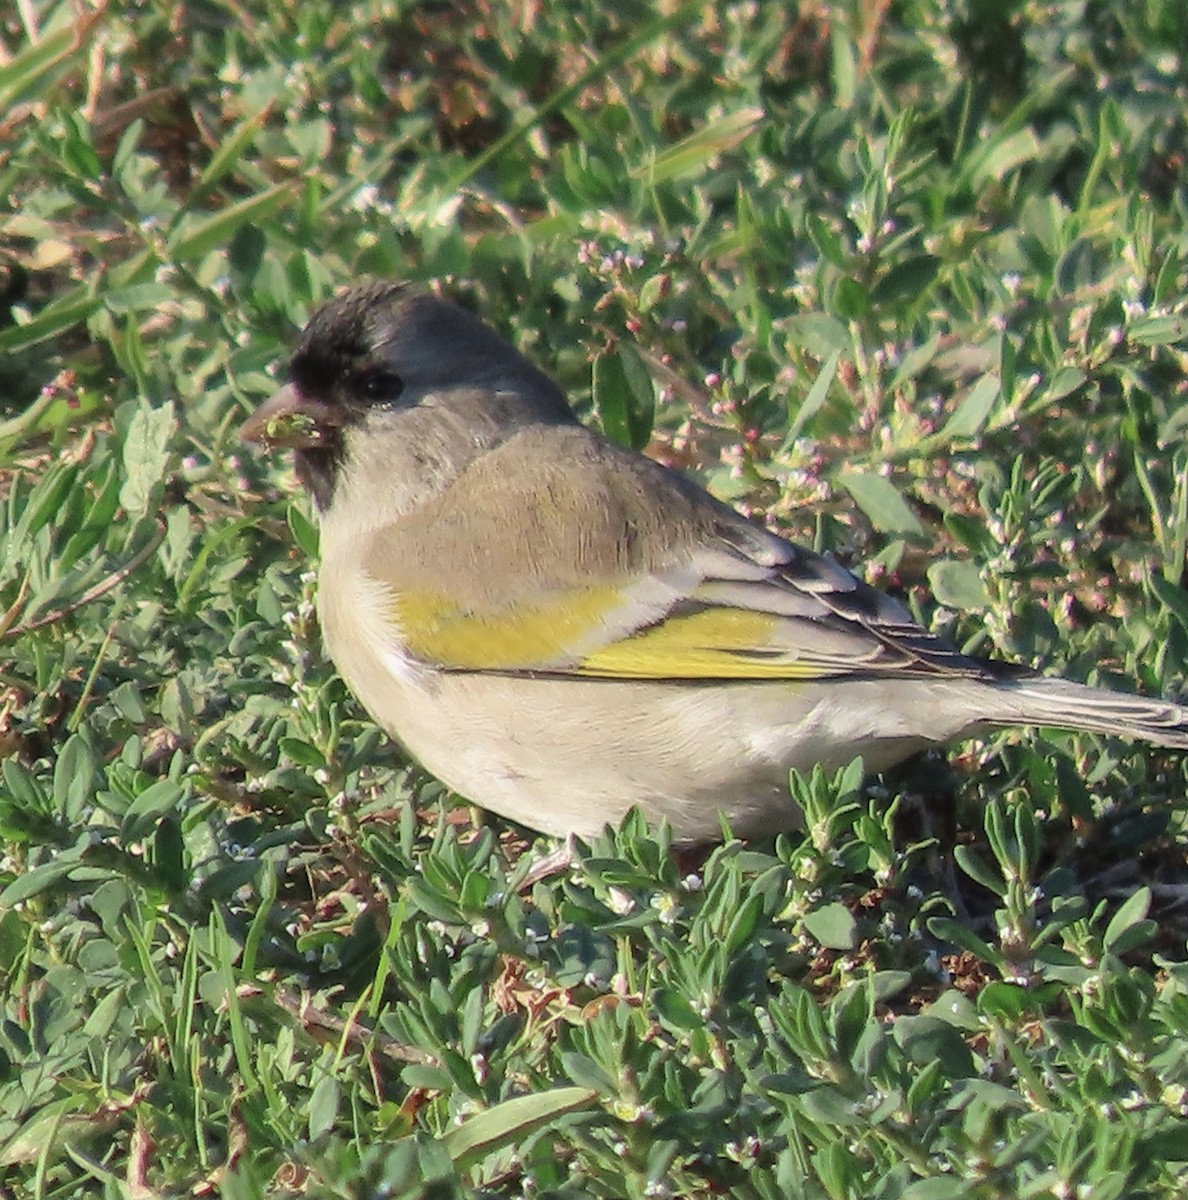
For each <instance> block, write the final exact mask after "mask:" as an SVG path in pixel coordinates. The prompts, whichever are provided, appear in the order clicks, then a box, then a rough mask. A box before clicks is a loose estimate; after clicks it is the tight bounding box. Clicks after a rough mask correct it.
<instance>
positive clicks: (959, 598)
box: [928, 558, 990, 612]
mask: <svg viewBox="0 0 1188 1200" xmlns="http://www.w3.org/2000/svg"><path fill="white" fill-rule="evenodd" d="M928 583H929V586H930V587H931V588H932V592H933V595H934V596H936V598H937V599H938V600H939V601H940V602H941V603H942V604H946V605H948V607H949V608H956V609H959V610H961V611H963V612H980V611H982V610H983V609H986V608H989V607H990V593H989V591H987V589H986V584H985V582H984V581H983V580H982V572H981V570H980V569H979V568H978V565H977V563H972V562H968V561H966V560H959V559H952V558H945V559H941V561H940V562H935V563H933V564H932V566H930V567H929V568H928Z"/></svg>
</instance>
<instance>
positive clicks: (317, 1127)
mask: <svg viewBox="0 0 1188 1200" xmlns="http://www.w3.org/2000/svg"><path fill="white" fill-rule="evenodd" d="M341 1099H342V1088H341V1085H340V1084H339V1082H338V1080H337V1079H335V1078H334V1076H333V1075H323V1076H322V1078H321V1079H319V1080H318V1082H317V1083H316V1084H314V1089H313V1092H312V1093H311V1094H310V1097H309V1138H310V1141H317V1139H318V1138H320V1137H321V1136H322V1135H323V1134H326V1133H329V1132H330V1130H331V1129H333V1128H334V1122H335V1121H336V1120H337V1119H338V1106H339V1103H340V1102H341Z"/></svg>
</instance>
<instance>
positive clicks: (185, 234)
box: [169, 183, 297, 262]
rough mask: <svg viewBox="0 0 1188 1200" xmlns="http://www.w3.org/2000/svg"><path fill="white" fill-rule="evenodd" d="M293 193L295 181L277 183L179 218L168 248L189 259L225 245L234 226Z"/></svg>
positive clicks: (259, 216) (262, 214)
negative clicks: (203, 212) (205, 211)
mask: <svg viewBox="0 0 1188 1200" xmlns="http://www.w3.org/2000/svg"><path fill="white" fill-rule="evenodd" d="M296 194H297V186H296V184H293V183H278V184H274V185H273V186H272V187H270V188H266V189H265V190H264V191H262V192H260V193H258V194H257V195H255V196H248V197H247V198H246V199H244V200H240V201H238V202H237V203H235V204H229V205H227V207H226V208H222V209H219V211H218V212H216V213H213V214H212V215H211V216H208V217H201V218H196V219H193V218H191V219H186V220H183V221H182V222H181V223H180V224H179V225H178V226H177V227H176V228H175V229H174V230H173V232H172V234H171V235H170V237H169V252H170V253H171V254H172V256H173V258H174V259H175V260H176V261H178V262H191V261H193V260H194V259H196V258H201V257H202V256H203V255H205V254H207V253H209V252H210V251H211V250H215V249H217V248H219V247H220V246H229V245H230V243H231V239H232V238H233V237H234V236H235V233H236V231H237V230H239V229H242V228H243V227H244V226H245V225H250V224H252V223H253V222H257V221H262V220H264V219H265V218H266V217H270V216H272V214H273V213H274V212H276V211H277V210H278V209H280V208H283V207H284V205H285V204H287V203H288V202H289V201H290V200H292V198H293V197H294V196H295V195H296Z"/></svg>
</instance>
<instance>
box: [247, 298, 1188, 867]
mask: <svg viewBox="0 0 1188 1200" xmlns="http://www.w3.org/2000/svg"><path fill="white" fill-rule="evenodd" d="M241 436H242V437H243V438H244V439H245V440H246V441H248V442H253V443H258V444H262V445H263V446H264V447H266V448H268V449H286V448H287V449H292V450H293V452H294V461H295V469H296V475H297V478H298V480H299V482H300V483H301V484H302V485H303V486H304V488H305V489H306V490H307V491H308V492H309V494H310V495H311V496H312V501H313V506H314V508H315V510H316V516H317V520H318V523H319V527H320V558H321V562H320V569H319V574H318V599H317V610H318V616H319V621H320V625H321V629H322V635H323V638H324V641H325V644H326V648H327V650H328V652H329V656H330V658H331V659H332V660H333V662H334V664H335V666H336V668H337V670H338V672H339V673H340V675H341V676H342V678H343V680H344V681H345V683H346V684H347V686H348V688H349V689H350V690H351V692H352V693H353V694H354V695H355V697H356V698H357V699H358V700H359V701H360V702H361V704H362V705H363V707H364V708H365V709H366V710H367V711H368V712H369V713H370V715H371V716H372V717H373V718H374V720H375V721H376V723H377V724H378V725H380V726H381V727H382V728H383V729H384V730H386V731H387V733H389V734H390V735H392V737H394V738H395V739H396V740H397V741H398V742H399V743H401V744H402V745H403V746H404V748H405V750H406V751H407V752H408V753H409V754H410V755H411V756H412V758H413V759H415V760H417V761H418V762H419V763H420V764H421V765H422V766H423V767H424V768H425V769H426V770H428V771H429V772H430V773H431V774H432V775H434V776H436V777H437V778H438V779H439V780H440V781H441V782H443V783H444V784H445V785H446V786H447V787H449V788H450V789H452V790H453V791H454V792H456V793H457V794H459V795H460V796H462V797H464V798H466V799H467V800H469V801H471V802H472V803H474V804H476V805H478V806H479V807H480V808H483V809H486V810H489V811H491V812H493V813H496V814H498V815H500V816H502V817H504V818H508V819H510V820H512V821H514V822H517V823H518V824H519V825H521V826H525V827H527V828H529V829H532V830H536V831H539V832H542V833H544V834H548V835H555V836H559V837H566V836H568V835H575V836H577V837H580V838H584V839H589V838H592V837H594V836H596V835H598V834H600V833H601V832H602V831H603V830H604V829H605V827H606V826H607V825H608V824H609V825H612V826H614V825H616V824H617V823H618V822H619V821H620V820H621V819H622V817H623V816H624V814H626V813H627V812H628V810H630V809H631V808H633V807H637V808H639V809H641V810H642V811H643V813H644V814H645V815H646V816H647V817H648V818H649V819H650V820H653V821H656V820H659V819H661V818H663V819H665V820H666V821H667V822H668V824H669V826H670V836H671V837H672V840H673V842H674V843H675V844H677V845H695V844H701V843H708V842H713V841H716V840H719V839H720V838H721V836H722V829H723V825H722V818H723V817H724V818H725V819H726V820H727V822H728V823H729V828H730V830H731V831H732V833H733V834H734V835H735V836H738V837H740V838H760V837H767V836H771V835H774V834H776V833H779V832H783V831H786V830H791V829H795V828H797V827H798V826H799V825H800V824H801V823H802V820H803V814H801V813H800V811H799V809H798V808H797V806H796V804H795V803H794V801H793V800H792V798H791V793H790V790H789V772H790V771H798V772H808V771H811V770H812V769H813V768H814V767H815V766H817V765H820V766H821V767H822V768H823V769H825V770H827V771H834V770H837V769H839V768H841V767H843V766H846V765H847V764H849V763H851V762H852V761H853V760H854V759H855V758H857V757H859V756H861V758H862V760H863V763H864V766H865V769H866V770H867V771H868V772H872V773H873V772H878V771H882V770H884V769H886V768H888V767H891V766H893V765H894V764H896V763H898V762H900V761H902V760H904V759H906V758H908V757H909V756H911V755H913V754H915V753H917V752H919V751H921V750H925V749H928V748H932V747H938V746H941V745H943V744H945V743H949V742H953V741H957V740H960V739H965V738H969V737H972V736H977V735H981V734H984V733H986V732H988V731H991V730H993V729H994V728H996V727H1001V726H1016V725H1026V726H1047V727H1057V728H1063V729H1068V730H1083V731H1090V732H1094V733H1099V734H1107V735H1116V736H1120V737H1124V738H1131V739H1139V740H1143V741H1146V742H1148V743H1153V744H1155V745H1158V746H1163V747H1169V748H1174V749H1178V750H1183V749H1188V710H1186V709H1185V708H1183V707H1181V706H1180V705H1178V704H1176V703H1172V702H1170V701H1165V700H1162V699H1155V698H1145V697H1141V696H1137V695H1130V694H1126V693H1123V692H1116V691H1110V690H1104V689H1099V688H1094V687H1090V686H1086V685H1083V684H1080V683H1076V682H1072V681H1070V680H1066V679H1062V678H1059V677H1053V676H1043V675H1039V674H1036V673H1034V672H1031V671H1029V670H1027V669H1025V668H1021V667H1018V666H1014V665H1011V664H1007V663H1003V662H997V661H992V660H987V659H981V658H974V657H970V656H967V655H965V654H962V653H960V652H959V651H958V650H957V649H955V648H954V647H953V645H952V644H951V643H949V642H948V641H946V640H945V639H944V638H942V637H941V636H939V635H937V634H935V633H933V632H930V631H929V630H927V629H925V628H924V627H923V626H922V625H921V624H920V623H918V622H917V621H916V620H915V619H914V618H913V616H912V615H911V613H910V612H909V611H908V609H907V608H906V607H905V606H904V605H903V604H902V603H901V602H900V601H898V600H897V599H895V598H893V597H892V596H890V595H887V594H886V593H883V592H881V591H879V590H877V589H876V588H874V587H872V586H870V585H869V584H867V583H865V582H864V581H862V580H861V579H859V578H858V577H857V576H856V575H854V574H852V573H851V572H850V571H848V570H846V569H845V568H844V567H843V566H841V565H840V564H839V563H837V562H836V561H834V560H833V559H831V558H829V557H826V556H824V555H821V554H818V553H815V552H813V551H811V550H809V549H806V548H804V547H802V546H799V545H797V544H795V543H793V542H791V541H789V540H787V539H785V538H783V537H780V536H778V535H777V534H776V533H774V532H771V531H770V530H768V529H767V528H765V527H764V526H762V525H760V524H758V523H756V522H754V521H752V520H750V519H748V518H747V517H744V516H743V515H741V514H740V513H738V512H737V511H735V510H734V509H733V508H731V507H730V506H729V505H727V504H725V503H723V502H721V501H719V500H717V499H716V498H714V497H713V496H711V495H710V494H709V492H707V491H706V490H705V489H704V488H702V487H701V486H700V485H699V484H698V483H697V482H695V481H694V480H692V479H690V478H689V477H687V476H686V475H684V474H682V473H680V472H678V471H675V470H672V469H670V468H668V467H666V466H664V465H662V464H661V463H658V462H657V461H655V460H654V459H651V458H649V457H647V456H646V455H643V454H640V453H638V452H636V451H634V450H631V449H628V448H625V447H624V446H622V445H619V444H618V443H616V442H613V441H611V440H610V439H608V438H607V437H605V436H603V435H602V434H601V433H600V432H598V431H596V430H594V429H591V428H589V427H587V426H585V425H584V424H582V423H581V421H580V420H579V419H578V417H577V416H576V414H575V413H574V411H573V409H572V408H571V407H570V405H569V403H568V401H567V399H566V397H565V395H564V393H563V392H562V390H561V389H560V388H559V387H558V385H557V384H556V383H554V382H553V381H552V379H550V378H549V376H548V375H547V374H545V373H544V372H543V371H541V370H540V369H538V368H537V367H536V366H535V365H534V364H533V363H532V362H531V361H529V360H528V359H527V358H526V357H525V356H523V355H522V354H520V353H519V352H518V351H517V350H516V349H515V348H514V347H513V346H512V345H511V344H510V343H509V342H507V341H506V340H505V339H504V338H503V337H501V336H500V335H499V333H497V332H496V331H495V329H494V328H492V327H491V326H490V325H489V324H487V323H486V322H484V321H483V320H481V319H480V318H479V317H478V316H476V315H474V314H473V313H471V312H470V311H469V310H468V309H466V308H464V307H462V306H460V305H458V304H455V303H453V302H451V301H450V300H448V299H445V298H442V297H441V296H439V295H437V294H435V293H433V292H431V291H428V290H423V289H419V288H417V287H415V286H413V285H410V284H407V283H398V282H387V281H379V280H371V281H366V282H361V283H356V284H354V285H352V286H350V287H348V288H346V289H345V290H344V291H342V292H340V293H339V294H338V295H336V296H335V297H333V298H332V299H330V300H328V301H326V302H325V303H324V304H323V305H322V306H321V307H320V308H318V309H317V310H316V311H314V312H313V314H312V316H311V317H310V319H309V321H308V324H307V325H306V327H305V329H304V330H303V332H302V333H301V334H300V336H299V338H298V340H297V343H296V347H295V350H294V352H293V354H292V358H291V360H290V363H289V366H288V375H287V381H286V382H284V383H283V385H282V386H280V388H279V389H278V390H277V391H276V393H275V394H274V395H273V396H272V397H271V398H270V399H268V400H266V401H265V402H264V403H263V404H262V405H261V406H260V407H259V408H258V409H257V410H256V411H255V412H254V413H253V414H252V415H251V416H250V417H249V418H248V419H247V421H246V422H245V424H244V425H243V426H242V429H241Z"/></svg>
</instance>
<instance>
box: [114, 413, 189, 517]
mask: <svg viewBox="0 0 1188 1200" xmlns="http://www.w3.org/2000/svg"><path fill="white" fill-rule="evenodd" d="M176 427H177V421H176V418H175V416H174V412H173V404H172V403H171V402H170V403H166V404H163V405H161V407H160V408H148V407H147V406H146V407H142V408H140V409H139V410H138V411H137V413H136V415H135V416H134V417H133V418H132V421H131V424H130V425H129V426H128V433H127V436H126V437H125V438H124V447H123V466H124V473H125V475H126V476H127V478H126V479H125V480H124V483H123V485H122V486H121V488H120V503H121V504H122V505H123V506H124V508H125V509H127V511H128V514H129V515H130V516H132V517H140V516H143V515H144V514H145V513H147V512H148V511H149V509H150V507H152V506H153V504H154V503H155V498H156V495H157V488H158V485H159V484H160V483H161V481H162V480H163V479H164V477H165V470H166V467H167V466H168V465H169V442H170V439H171V438H172V436H173V431H174V429H175V428H176Z"/></svg>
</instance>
